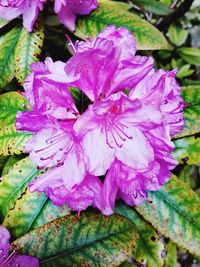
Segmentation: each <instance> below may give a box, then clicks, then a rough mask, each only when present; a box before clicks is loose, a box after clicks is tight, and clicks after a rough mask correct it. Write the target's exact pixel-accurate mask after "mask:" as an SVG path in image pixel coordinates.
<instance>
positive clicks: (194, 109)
mask: <svg viewBox="0 0 200 267" xmlns="http://www.w3.org/2000/svg"><path fill="white" fill-rule="evenodd" d="M181 94H182V97H183V98H184V101H185V105H186V107H185V108H184V119H185V126H184V129H183V130H182V131H181V132H180V133H179V134H177V135H176V136H175V138H180V137H183V136H188V135H194V134H196V133H198V132H200V86H199V85H191V86H184V87H182V88H181Z"/></svg>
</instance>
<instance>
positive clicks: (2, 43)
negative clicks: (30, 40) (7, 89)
mask: <svg viewBox="0 0 200 267" xmlns="http://www.w3.org/2000/svg"><path fill="white" fill-rule="evenodd" d="M20 32H21V28H18V27H16V28H14V29H12V30H11V31H9V32H8V33H6V34H5V35H3V36H1V37H0V51H1V53H0V87H4V86H5V85H6V84H8V83H9V82H10V81H12V79H13V78H14V51H15V46H16V44H17V42H18V39H19V35H20Z"/></svg>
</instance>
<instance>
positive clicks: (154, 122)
mask: <svg viewBox="0 0 200 267" xmlns="http://www.w3.org/2000/svg"><path fill="white" fill-rule="evenodd" d="M104 37H106V38H104ZM127 43H129V45H127ZM152 64H153V63H152V59H150V58H145V57H140V56H135V40H134V38H133V37H132V35H131V34H130V33H129V32H128V31H127V30H126V29H124V28H120V29H118V30H116V29H115V28H114V27H113V26H111V27H109V28H107V29H106V30H104V31H103V32H102V33H101V34H100V35H99V36H98V37H97V38H95V39H94V40H89V41H87V42H81V43H79V44H78V45H77V52H76V54H75V55H74V56H73V57H72V58H71V59H70V60H69V61H68V62H67V64H66V68H65V70H66V73H67V74H68V75H71V76H74V77H76V75H77V76H79V78H78V79H77V80H76V81H74V82H72V85H74V86H77V87H79V88H80V89H81V90H82V91H83V92H84V93H85V94H86V95H87V96H88V97H89V98H90V100H91V101H93V102H94V103H93V104H91V105H89V107H88V109H87V110H86V111H85V113H84V114H82V115H81V116H80V117H79V118H78V119H77V121H76V122H75V125H74V130H75V132H76V134H77V135H78V136H79V135H82V147H83V150H84V153H85V155H86V156H87V157H88V159H89V172H90V173H91V174H92V175H104V174H106V172H107V171H108V173H107V175H106V178H105V181H104V184H103V188H102V196H101V205H100V209H101V211H102V212H103V213H104V214H106V215H109V214H111V213H112V212H113V207H114V203H115V199H116V198H122V199H124V201H125V202H126V203H127V204H129V205H139V204H141V203H143V202H144V200H145V199H146V198H147V190H158V189H160V188H161V186H162V185H163V184H164V183H166V182H167V181H168V180H169V178H170V176H171V174H170V170H171V169H173V168H174V167H175V166H176V164H177V162H176V161H175V160H174V159H173V158H172V156H171V152H172V151H173V149H174V144H173V143H172V142H171V136H172V135H173V134H175V133H177V132H179V131H180V130H181V129H182V127H183V124H184V122H183V114H182V113H183V100H182V98H181V97H180V88H179V86H178V84H177V82H176V81H175V78H174V75H175V72H174V71H171V72H168V73H166V72H164V71H162V70H159V71H157V72H155V71H154V70H153V69H152V67H153V66H152ZM125 89H131V90H130V92H129V93H128V94H124V92H122V91H124V90H125ZM119 91H121V92H119ZM94 148H95V149H94Z"/></svg>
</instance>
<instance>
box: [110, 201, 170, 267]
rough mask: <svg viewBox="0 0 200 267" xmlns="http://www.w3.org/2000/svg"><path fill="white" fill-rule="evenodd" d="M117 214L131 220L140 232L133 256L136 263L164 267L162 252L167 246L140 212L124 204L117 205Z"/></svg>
mask: <svg viewBox="0 0 200 267" xmlns="http://www.w3.org/2000/svg"><path fill="white" fill-rule="evenodd" d="M115 212H116V213H117V214H120V215H122V216H124V217H125V218H127V219H128V220H130V221H131V222H132V223H133V225H134V226H135V229H136V230H137V232H138V235H139V240H138V244H137V247H136V249H135V250H134V253H133V256H132V257H133V258H134V259H135V260H136V262H138V263H140V264H144V265H145V264H148V267H162V266H163V265H164V258H163V257H162V252H163V251H165V245H164V243H163V241H162V240H161V239H160V237H159V236H158V234H157V233H156V231H155V229H154V228H153V227H152V226H151V225H150V224H148V223H147V222H146V221H145V220H144V219H143V218H142V217H141V216H140V215H139V214H138V212H136V211H135V210H134V209H133V208H131V207H129V206H127V205H125V204H124V203H122V202H119V203H117V205H116V206H115Z"/></svg>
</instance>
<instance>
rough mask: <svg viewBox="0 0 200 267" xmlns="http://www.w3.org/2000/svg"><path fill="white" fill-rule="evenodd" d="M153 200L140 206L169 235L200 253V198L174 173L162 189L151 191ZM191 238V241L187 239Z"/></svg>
mask: <svg viewBox="0 0 200 267" xmlns="http://www.w3.org/2000/svg"><path fill="white" fill-rule="evenodd" d="M148 199H149V202H150V203H149V202H147V201H146V202H145V203H144V204H143V205H141V206H138V207H136V210H137V211H138V212H139V213H140V214H141V215H142V216H143V217H144V218H145V219H146V220H147V221H148V222H150V223H151V224H152V225H153V227H154V228H155V229H157V230H158V231H159V232H160V233H161V234H163V235H164V236H165V237H168V238H170V239H171V241H173V242H174V243H175V244H176V245H178V246H180V247H183V248H185V249H187V250H188V251H189V252H190V253H192V254H195V255H197V256H199V255H200V242H199V240H200V198H199V197H198V196H197V194H196V193H195V192H194V191H193V190H191V189H190V188H189V187H188V186H187V185H186V184H185V183H184V182H183V181H181V180H180V179H178V178H176V177H173V178H171V180H170V181H169V182H168V183H167V184H166V185H165V186H164V187H163V188H162V189H161V190H159V191H155V192H148ZM186 240H187V242H186Z"/></svg>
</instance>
